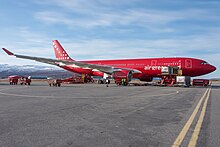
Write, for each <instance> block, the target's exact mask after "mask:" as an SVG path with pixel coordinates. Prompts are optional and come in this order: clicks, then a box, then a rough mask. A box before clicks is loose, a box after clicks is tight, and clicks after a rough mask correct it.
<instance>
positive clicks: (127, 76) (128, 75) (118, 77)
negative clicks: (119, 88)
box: [113, 70, 132, 85]
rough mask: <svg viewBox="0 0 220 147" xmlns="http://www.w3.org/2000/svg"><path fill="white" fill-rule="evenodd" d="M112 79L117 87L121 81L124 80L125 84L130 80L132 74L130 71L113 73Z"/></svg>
mask: <svg viewBox="0 0 220 147" xmlns="http://www.w3.org/2000/svg"><path fill="white" fill-rule="evenodd" d="M113 78H114V80H115V83H116V84H117V85H121V81H122V79H125V80H126V84H127V83H128V82H130V81H131V79H132V72H131V71H130V70H121V71H115V72H114V73H113Z"/></svg>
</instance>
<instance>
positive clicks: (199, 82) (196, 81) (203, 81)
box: [192, 79, 209, 87]
mask: <svg viewBox="0 0 220 147" xmlns="http://www.w3.org/2000/svg"><path fill="white" fill-rule="evenodd" d="M192 85H193V86H205V87H206V86H208V85H209V80H208V79H193V83H192Z"/></svg>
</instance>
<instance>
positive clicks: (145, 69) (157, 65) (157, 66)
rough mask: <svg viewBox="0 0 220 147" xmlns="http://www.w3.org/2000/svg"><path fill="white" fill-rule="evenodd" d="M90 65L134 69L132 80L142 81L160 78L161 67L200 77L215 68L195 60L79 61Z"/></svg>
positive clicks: (93, 72) (80, 70) (86, 71)
mask: <svg viewBox="0 0 220 147" xmlns="http://www.w3.org/2000/svg"><path fill="white" fill-rule="evenodd" d="M81 62H85V63H90V64H100V65H108V66H112V67H118V68H128V69H136V70H139V71H141V72H142V73H141V74H134V75H133V77H134V78H139V79H141V80H143V81H145V80H147V79H149V78H152V77H160V76H161V69H162V67H167V66H173V67H179V69H181V70H182V75H183V76H190V77H195V76H201V75H205V74H208V73H210V72H213V71H215V70H216V68H215V67H214V66H213V65H210V64H208V63H207V62H205V61H204V60H200V59H195V58H146V59H123V60H96V61H81ZM61 67H62V68H64V69H66V70H69V71H72V72H76V73H80V74H82V73H83V74H88V75H91V76H103V74H104V73H103V72H100V71H96V70H91V69H84V68H79V67H73V66H71V65H70V66H61Z"/></svg>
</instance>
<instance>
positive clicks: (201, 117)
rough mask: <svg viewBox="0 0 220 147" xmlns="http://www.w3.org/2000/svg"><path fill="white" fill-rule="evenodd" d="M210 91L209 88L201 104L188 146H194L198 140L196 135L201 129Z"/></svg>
mask: <svg viewBox="0 0 220 147" xmlns="http://www.w3.org/2000/svg"><path fill="white" fill-rule="evenodd" d="M210 92H211V89H209V92H208V94H207V97H206V99H205V102H204V104H203V107H202V111H201V114H200V116H199V119H198V121H197V124H196V127H195V129H194V132H193V135H192V137H191V139H190V142H189V144H188V147H195V146H196V143H197V140H198V137H199V133H200V130H201V126H202V122H203V120H204V117H205V112H206V108H207V104H208V100H209V96H210Z"/></svg>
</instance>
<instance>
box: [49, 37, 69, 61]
mask: <svg viewBox="0 0 220 147" xmlns="http://www.w3.org/2000/svg"><path fill="white" fill-rule="evenodd" d="M53 48H54V53H55V56H56V58H57V59H59V60H69V61H73V60H72V59H71V58H70V56H69V55H68V54H67V52H66V51H65V50H64V49H63V47H62V46H61V45H60V43H59V42H58V40H53Z"/></svg>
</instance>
